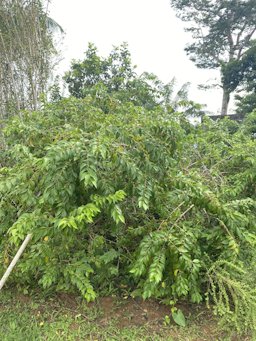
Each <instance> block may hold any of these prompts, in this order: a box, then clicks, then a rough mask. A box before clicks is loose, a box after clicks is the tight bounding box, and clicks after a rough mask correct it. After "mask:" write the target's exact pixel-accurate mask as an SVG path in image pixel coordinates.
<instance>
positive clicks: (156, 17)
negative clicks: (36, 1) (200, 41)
mask: <svg viewBox="0 0 256 341" xmlns="http://www.w3.org/2000/svg"><path fill="white" fill-rule="evenodd" d="M49 9H50V16H51V17H52V18H53V19H54V20H56V21H57V22H58V23H59V24H60V25H61V26H62V27H63V29H64V31H65V37H64V41H63V44H62V45H63V46H62V56H63V60H62V61H61V63H60V65H59V69H58V71H59V72H60V73H63V72H64V71H66V70H68V69H69V66H70V63H71V60H72V59H83V57H84V52H85V51H86V49H87V46H88V43H89V42H92V43H94V44H95V45H96V46H97V48H98V50H99V54H100V55H101V56H107V55H108V53H109V52H110V51H111V50H112V47H113V46H117V45H120V44H121V43H122V42H127V43H128V46H129V50H130V52H131V55H132V61H133V63H134V64H135V65H137V73H139V74H140V73H142V72H143V71H147V72H152V73H154V74H156V75H157V76H158V77H159V78H160V79H161V80H162V81H164V82H169V81H171V79H172V78H173V77H175V78H176V80H177V90H178V89H179V87H180V86H181V85H182V84H184V83H186V82H190V83H191V86H190V91H189V99H191V100H194V101H196V102H198V103H201V104H207V110H209V111H211V112H213V113H215V114H217V113H218V112H219V111H220V106H221V90H220V89H213V90H207V91H202V90H198V88H197V85H198V84H211V82H214V83H216V80H215V79H216V77H218V76H219V74H218V72H217V71H213V70H201V69H198V68H196V66H195V65H194V64H193V63H192V62H191V61H190V60H189V58H188V56H187V55H186V53H185V52H184V47H185V46H186V44H187V43H188V42H190V41H191V37H190V35H189V34H188V33H185V32H184V30H183V27H184V24H183V22H182V21H181V20H179V19H178V18H176V16H175V12H174V11H173V10H172V8H171V6H170V3H169V0H72V1H68V0H51V4H50V8H49ZM214 80H215V81H214Z"/></svg>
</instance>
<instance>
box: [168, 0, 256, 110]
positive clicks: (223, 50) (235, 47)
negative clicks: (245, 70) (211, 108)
mask: <svg viewBox="0 0 256 341" xmlns="http://www.w3.org/2000/svg"><path fill="white" fill-rule="evenodd" d="M170 1H171V6H172V7H173V8H174V9H175V10H176V11H177V16H178V17H179V18H180V19H182V20H183V21H185V22H187V23H189V24H190V25H189V26H188V27H186V31H188V32H191V33H192V37H193V39H194V41H193V42H192V43H191V44H189V45H188V46H187V47H186V49H185V50H186V52H187V54H188V55H189V56H190V58H191V60H192V61H194V62H195V64H196V65H197V66H198V67H199V68H207V69H208V68H209V69H220V71H221V83H222V89H223V99H222V108H221V114H222V115H226V114H227V111H228V104H229V100H230V94H231V93H232V92H234V91H235V90H236V89H237V87H238V86H239V82H237V79H236V78H235V79H231V78H230V77H228V75H227V73H228V72H229V71H230V67H229V66H230V65H231V66H232V67H233V66H235V67H237V66H238V64H236V62H239V61H240V60H241V59H242V58H243V56H244V54H245V53H246V52H247V51H248V49H250V48H252V44H251V42H252V40H253V38H254V34H255V32H256V2H255V0H247V1H244V0H218V1H217V0H193V1H191V0H170ZM227 70H228V71H227ZM233 74H234V73H233Z"/></svg>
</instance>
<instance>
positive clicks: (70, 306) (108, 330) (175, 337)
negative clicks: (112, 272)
mask: <svg viewBox="0 0 256 341" xmlns="http://www.w3.org/2000/svg"><path fill="white" fill-rule="evenodd" d="M108 300H109V303H111V307H109V311H106V302H105V303H104V302H103V301H100V300H99V301H98V303H96V304H89V305H88V304H86V303H85V302H83V301H82V300H81V299H79V298H76V297H73V296H68V295H66V296H63V297H59V296H56V297H53V298H47V299H44V298H42V297H38V296H33V297H32V298H31V297H28V296H24V295H18V294H12V293H11V292H5V293H1V296H0V335H1V337H0V339H1V341H46V340H47V341H69V340H70V341H73V340H94V341H96V340H98V341H100V340H102V341H103V340H104V341H105V340H106V341H112V340H118V341H121V340H127V341H128V340H129V341H130V340H136V341H144V340H145V341H146V340H152V341H158V340H164V341H203V340H214V341H217V340H220V341H225V340H241V339H239V338H234V339H233V338H232V337H231V336H227V334H224V333H223V332H221V331H220V330H219V329H218V327H217V324H216V321H215V320H214V319H213V318H212V319H211V318H210V317H209V313H207V314H208V315H205V314H206V312H205V310H204V309H203V308H198V307H197V308H195V310H194V311H193V310H192V311H191V312H190V313H189V314H188V313H187V315H188V316H187V327H185V328H181V327H178V326H176V325H174V324H173V323H172V322H171V323H170V324H168V325H166V323H165V322H164V318H162V317H161V314H164V312H162V311H161V309H166V307H163V308H162V307H161V306H159V305H158V304H157V303H152V304H151V305H150V306H149V308H147V309H144V308H145V307H144V306H143V304H144V303H143V302H139V303H135V302H134V301H132V302H131V301H130V302H129V301H127V300H117V299H115V300H114V301H113V302H114V303H113V302H112V299H111V298H110V299H108ZM109 303H108V304H109ZM104 304H105V306H104ZM159 307H160V308H159ZM135 308H136V309H135ZM149 309H150V311H148V310H149ZM151 309H152V311H151ZM154 309H155V310H157V309H159V311H158V315H156V316H157V318H153V317H152V316H154V313H155V312H154ZM200 309H201V311H200ZM145 311H146V312H145ZM164 311H165V310H164ZM147 314H148V316H149V317H148V318H146V317H147V316H146V315H147ZM150 314H151V315H152V314H153V315H152V316H151V315H150ZM144 315H145V322H144V323H141V320H142V321H143V318H144ZM150 316H151V317H150ZM138 321H140V323H137V322H138ZM245 340H251V339H250V338H243V341H245Z"/></svg>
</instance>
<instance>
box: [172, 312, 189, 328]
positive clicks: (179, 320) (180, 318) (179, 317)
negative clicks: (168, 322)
mask: <svg viewBox="0 0 256 341" xmlns="http://www.w3.org/2000/svg"><path fill="white" fill-rule="evenodd" d="M172 318H173V320H174V322H175V323H176V324H177V325H178V326H180V327H186V319H185V316H184V314H183V312H182V311H181V310H180V309H178V310H177V311H173V312H172Z"/></svg>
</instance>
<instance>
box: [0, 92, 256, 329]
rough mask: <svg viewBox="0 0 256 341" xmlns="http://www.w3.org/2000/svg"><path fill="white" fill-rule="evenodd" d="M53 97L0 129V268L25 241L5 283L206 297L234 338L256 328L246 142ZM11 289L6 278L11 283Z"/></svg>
mask: <svg viewBox="0 0 256 341" xmlns="http://www.w3.org/2000/svg"><path fill="white" fill-rule="evenodd" d="M106 104H107V105H108V106H109V110H108V112H109V114H107V115H106V114H104V112H103V111H102V110H101V109H100V108H99V107H98V106H97V105H96V102H95V100H94V99H92V98H90V97H86V98H84V99H74V98H69V99H63V100H61V101H59V102H57V103H52V104H46V105H45V107H44V108H43V109H42V110H40V111H37V112H34V113H26V114H24V116H23V118H22V119H20V118H17V117H16V118H13V119H12V120H11V121H10V122H9V123H8V125H7V126H6V127H5V129H4V140H3V141H4V143H2V144H1V146H2V147H1V148H2V150H1V154H2V160H1V166H2V167H1V168H0V226H1V229H0V233H1V234H0V248H1V255H0V257H1V267H0V269H1V272H3V271H4V269H5V268H6V266H7V265H8V264H9V262H10V260H11V258H12V256H13V254H14V252H15V250H16V249H17V247H18V245H19V244H20V243H21V241H22V240H23V239H24V238H25V236H26V234H27V233H32V234H33V239H32V242H31V244H30V246H29V247H28V249H27V250H26V252H25V254H24V256H23V259H22V261H21V262H20V263H19V265H18V266H17V268H16V271H15V272H14V273H13V274H12V277H11V279H10V280H11V281H12V283H15V284H17V285H20V286H21V285H22V286H29V287H34V286H38V285H39V286H40V287H42V288H43V289H45V290H55V291H71V292H72V291H73V292H74V291H79V292H80V293H81V295H82V296H83V297H84V298H85V299H86V300H87V301H91V300H94V299H95V297H96V296H97V295H103V294H107V293H110V292H113V291H118V290H121V288H122V287H124V286H125V287H128V288H129V290H130V292H131V294H132V295H138V296H141V297H143V298H144V299H146V298H149V297H155V298H159V299H162V300H165V301H166V302H170V301H171V302H173V301H175V302H176V301H178V300H179V299H184V298H186V299H189V300H191V301H192V302H197V303H198V302H201V301H202V300H204V299H205V298H206V299H207V301H208V303H209V305H211V304H213V305H214V307H215V308H214V309H215V310H214V311H215V312H216V313H217V314H219V315H220V316H222V317H223V318H225V321H228V322H232V323H234V324H235V325H236V327H237V329H240V330H241V331H244V330H249V329H252V328H253V326H255V325H256V324H255V323H254V322H255V312H256V292H255V289H254V288H253V283H254V280H255V269H254V268H253V260H254V259H255V245H256V234H255V226H256V225H255V208H256V205H255V186H254V184H255V174H256V172H255V167H256V162H255V160H256V148H255V141H254V140H253V139H252V138H251V137H250V136H249V135H246V134H245V133H243V129H238V130H237V131H236V132H233V131H232V132H230V130H229V126H230V125H229V123H228V122H225V121H222V122H221V123H213V122H211V121H207V120H205V121H204V123H202V124H201V125H199V126H197V127H193V126H192V125H191V124H189V122H188V121H187V120H186V119H184V117H183V115H182V113H173V114H172V115H171V116H170V114H168V112H166V111H165V110H163V109H161V108H160V107H158V108H155V109H154V110H151V111H150V110H146V109H145V108H141V107H136V106H133V105H131V104H129V103H121V102H119V101H117V100H114V99H113V98H109V100H108V101H107V102H106ZM10 283H11V282H10Z"/></svg>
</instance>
